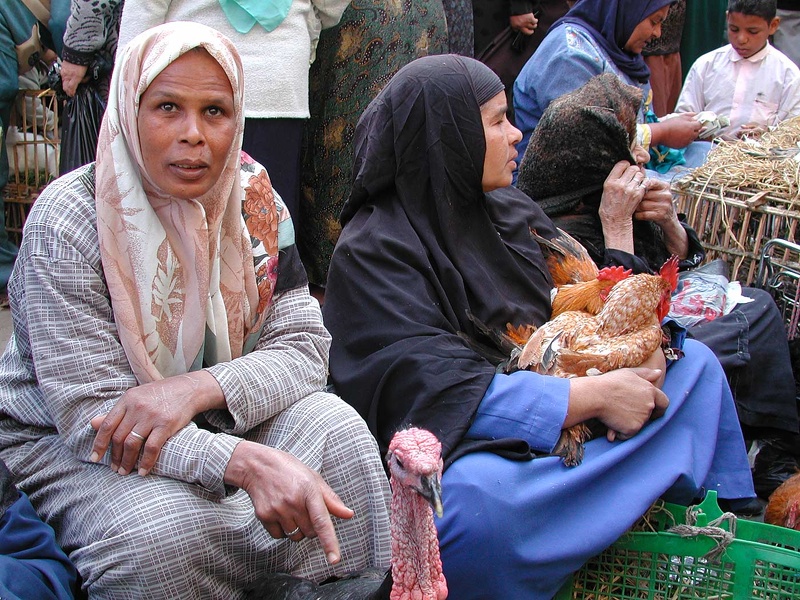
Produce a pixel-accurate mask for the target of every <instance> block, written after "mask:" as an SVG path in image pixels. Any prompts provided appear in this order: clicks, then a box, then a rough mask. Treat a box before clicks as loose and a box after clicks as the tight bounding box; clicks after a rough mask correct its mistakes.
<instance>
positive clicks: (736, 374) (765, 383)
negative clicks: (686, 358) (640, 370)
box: [688, 288, 798, 433]
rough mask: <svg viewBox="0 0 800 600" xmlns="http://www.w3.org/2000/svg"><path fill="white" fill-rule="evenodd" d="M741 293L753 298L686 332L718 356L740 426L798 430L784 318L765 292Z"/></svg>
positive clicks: (752, 290) (748, 289) (750, 291)
mask: <svg viewBox="0 0 800 600" xmlns="http://www.w3.org/2000/svg"><path fill="white" fill-rule="evenodd" d="M742 292H743V294H744V295H745V296H746V297H748V298H753V299H754V301H753V302H749V303H744V304H738V305H737V306H736V308H735V309H734V310H733V311H731V313H729V314H727V315H725V316H724V317H720V318H718V319H715V320H714V321H707V322H705V323H701V324H700V325H695V326H694V327H692V328H690V329H689V332H688V335H689V337H692V338H695V339H696V340H699V341H701V342H703V343H704V344H705V345H706V346H708V347H709V348H711V350H713V351H714V354H716V355H717V358H719V361H720V363H722V367H723V368H724V369H725V373H726V374H727V375H728V381H729V382H730V384H731V390H732V391H733V397H734V399H735V400H736V408H737V410H738V412H739V421H740V422H741V424H742V425H743V426H745V427H747V428H754V429H761V428H766V429H779V430H782V431H787V432H792V433H797V432H798V407H797V398H796V392H795V382H794V375H793V373H792V364H791V358H790V356H789V344H788V341H787V337H786V329H785V327H784V324H783V318H782V316H781V313H780V311H779V310H778V307H777V306H776V305H775V302H774V301H773V299H772V297H771V296H770V295H769V293H767V292H765V291H764V290H760V289H755V288H743V289H742Z"/></svg>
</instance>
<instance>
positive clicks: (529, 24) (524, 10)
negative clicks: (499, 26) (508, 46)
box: [508, 0, 539, 35]
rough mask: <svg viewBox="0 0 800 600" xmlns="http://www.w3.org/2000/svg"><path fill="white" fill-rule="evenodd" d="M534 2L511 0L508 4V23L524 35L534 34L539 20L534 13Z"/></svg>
mask: <svg viewBox="0 0 800 600" xmlns="http://www.w3.org/2000/svg"><path fill="white" fill-rule="evenodd" d="M533 10H534V4H533V2H530V1H529V0H510V2H509V6H508V15H509V16H508V24H509V25H510V26H511V29H513V30H514V31H519V32H521V33H522V34H524V35H533V32H534V31H536V27H537V25H538V24H539V20H538V19H537V18H536V15H535V14H534V13H533Z"/></svg>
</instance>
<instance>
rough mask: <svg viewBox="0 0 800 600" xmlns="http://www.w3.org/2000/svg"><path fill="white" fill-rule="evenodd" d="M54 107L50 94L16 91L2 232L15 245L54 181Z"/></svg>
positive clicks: (57, 147)
mask: <svg viewBox="0 0 800 600" xmlns="http://www.w3.org/2000/svg"><path fill="white" fill-rule="evenodd" d="M58 107H59V103H58V101H57V99H56V95H55V92H54V91H52V90H20V91H19V96H18V97H17V103H16V117H15V119H13V120H12V123H14V125H12V128H9V131H8V132H7V134H6V135H7V136H8V141H10V142H13V143H14V144H13V146H11V147H9V173H8V183H7V184H6V187H5V190H4V193H3V199H4V201H5V217H6V230H7V231H8V234H9V238H10V239H11V240H12V241H13V242H15V243H17V244H19V242H20V239H21V237H22V227H23V225H24V224H25V219H26V217H27V216H28V213H29V212H30V209H31V206H32V205H33V203H34V201H35V200H36V198H37V197H38V196H39V194H40V193H41V191H42V189H44V187H45V186H46V185H47V184H48V183H50V181H52V180H53V179H55V178H56V177H58V162H59V152H60V137H59V132H58V126H57V124H58V116H59V110H58ZM12 134H13V137H12Z"/></svg>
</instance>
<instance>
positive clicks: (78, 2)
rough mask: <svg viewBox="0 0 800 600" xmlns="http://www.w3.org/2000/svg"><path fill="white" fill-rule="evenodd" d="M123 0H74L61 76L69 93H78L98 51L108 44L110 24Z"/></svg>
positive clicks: (65, 37)
mask: <svg viewBox="0 0 800 600" xmlns="http://www.w3.org/2000/svg"><path fill="white" fill-rule="evenodd" d="M119 2H120V0H106V1H105V2H102V3H100V4H98V3H97V2H93V1H92V0H72V3H71V6H70V16H69V19H67V28H66V31H65V32H64V46H63V50H62V59H63V60H62V61H61V79H62V82H63V88H64V92H65V93H66V94H67V95H68V96H74V95H75V91H76V90H77V89H78V85H79V84H80V83H81V82H82V81H84V79H85V77H86V71H87V69H88V68H89V66H90V65H91V64H92V61H93V60H94V58H95V55H96V54H97V51H98V50H100V49H101V48H102V47H103V46H104V45H105V43H106V37H107V34H108V31H107V24H108V21H109V20H110V15H111V14H112V13H113V12H114V11H115V10H116V9H117V6H118V5H119Z"/></svg>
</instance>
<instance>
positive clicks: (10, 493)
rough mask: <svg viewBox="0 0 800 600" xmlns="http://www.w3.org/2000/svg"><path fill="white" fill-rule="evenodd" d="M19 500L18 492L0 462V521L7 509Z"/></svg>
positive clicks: (12, 479) (9, 474)
mask: <svg viewBox="0 0 800 600" xmlns="http://www.w3.org/2000/svg"><path fill="white" fill-rule="evenodd" d="M17 500H19V491H18V490H17V486H15V485H14V478H13V477H12V475H11V471H9V470H8V467H6V464H5V463H4V462H3V461H2V460H0V519H2V518H3V515H4V514H5V512H6V511H7V510H8V508H9V507H10V506H11V505H12V504H14V502H16V501H17Z"/></svg>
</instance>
